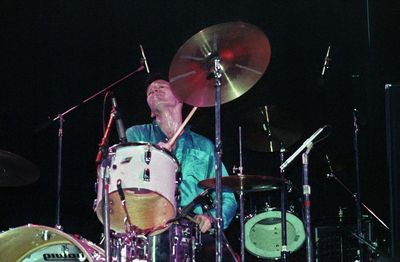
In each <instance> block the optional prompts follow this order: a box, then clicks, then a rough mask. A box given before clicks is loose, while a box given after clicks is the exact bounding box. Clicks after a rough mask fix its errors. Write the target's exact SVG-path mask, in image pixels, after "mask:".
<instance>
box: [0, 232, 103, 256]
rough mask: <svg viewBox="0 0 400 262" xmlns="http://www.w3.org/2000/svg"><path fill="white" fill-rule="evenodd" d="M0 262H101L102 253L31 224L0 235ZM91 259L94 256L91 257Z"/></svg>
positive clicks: (63, 235)
mask: <svg viewBox="0 0 400 262" xmlns="http://www.w3.org/2000/svg"><path fill="white" fill-rule="evenodd" d="M0 254H1V260H2V261H17V262H20V261H21V262H34V261H56V260H57V261H60V260H61V259H67V260H68V261H90V262H97V261H102V260H101V258H104V252H103V250H102V249H101V248H99V247H97V246H96V245H94V244H93V243H91V242H88V241H87V240H84V239H75V238H74V237H72V236H70V235H68V234H66V233H64V232H62V231H60V230H57V229H55V228H51V227H46V226H41V225H32V224H28V225H26V226H22V227H17V228H14V229H10V230H8V231H5V232H3V233H1V234H0ZM92 256H93V257H92Z"/></svg>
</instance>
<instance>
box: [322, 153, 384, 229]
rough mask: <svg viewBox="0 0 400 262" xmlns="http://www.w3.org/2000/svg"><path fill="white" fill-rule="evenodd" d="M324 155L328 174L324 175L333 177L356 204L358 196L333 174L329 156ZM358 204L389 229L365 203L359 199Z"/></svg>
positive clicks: (329, 177)
mask: <svg viewBox="0 0 400 262" xmlns="http://www.w3.org/2000/svg"><path fill="white" fill-rule="evenodd" d="M325 157H326V160H327V163H328V166H329V174H327V175H326V177H327V178H328V179H331V178H333V179H335V181H336V182H337V183H338V184H339V185H340V186H341V187H343V188H344V190H345V191H346V192H347V193H349V194H350V195H351V196H352V197H353V199H354V201H355V202H356V204H357V202H358V198H359V196H358V195H357V194H356V193H353V192H352V191H351V190H350V189H349V188H348V187H347V186H346V185H345V184H344V183H343V182H342V181H341V180H340V179H339V178H338V177H337V176H336V175H335V173H334V171H333V169H332V165H331V162H330V159H329V156H328V155H326V156H325ZM360 204H361V206H362V207H364V208H365V210H367V211H368V213H370V214H371V216H373V217H374V218H375V219H376V220H377V221H378V222H379V223H381V225H382V226H383V227H385V228H386V229H387V230H390V228H389V227H388V226H387V225H386V223H385V222H383V220H382V219H380V218H379V216H378V215H377V214H376V213H375V212H374V211H372V210H371V209H370V208H369V207H368V206H367V205H366V204H364V203H363V202H362V201H361V200H360Z"/></svg>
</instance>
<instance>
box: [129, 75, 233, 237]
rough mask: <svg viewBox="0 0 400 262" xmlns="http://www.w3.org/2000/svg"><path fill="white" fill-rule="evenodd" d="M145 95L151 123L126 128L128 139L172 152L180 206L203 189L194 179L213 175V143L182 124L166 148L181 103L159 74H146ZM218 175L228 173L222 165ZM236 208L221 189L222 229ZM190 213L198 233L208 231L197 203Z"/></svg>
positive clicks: (209, 219)
mask: <svg viewBox="0 0 400 262" xmlns="http://www.w3.org/2000/svg"><path fill="white" fill-rule="evenodd" d="M146 95H147V104H148V105H149V107H150V110H151V118H153V122H152V123H150V124H144V125H136V126H132V127H130V128H128V129H127V131H126V135H127V139H128V142H139V141H145V142H150V143H152V144H157V145H159V146H160V147H162V148H165V149H167V150H169V151H170V152H172V154H173V155H174V156H175V157H176V158H177V160H178V161H179V163H180V165H181V169H182V181H181V183H180V184H179V191H180V196H181V197H180V201H179V202H178V206H179V207H184V206H186V205H188V204H189V203H190V202H191V201H192V200H193V199H194V198H195V197H196V196H198V195H199V194H200V193H202V192H203V191H204V190H203V189H202V188H200V187H198V185H197V184H198V182H200V181H202V180H204V179H208V178H214V177H215V150H214V145H213V143H212V142H211V141H210V140H209V139H207V138H205V137H203V136H201V135H199V134H196V133H195V132H193V131H191V130H190V128H189V127H185V129H184V130H183V131H182V133H181V134H180V136H179V138H178V139H177V140H176V143H174V144H173V145H172V147H170V146H169V145H168V144H167V142H168V140H169V139H170V138H171V137H173V136H174V134H175V133H176V131H177V130H178V128H179V127H180V126H181V124H182V106H183V103H182V101H180V99H179V98H177V97H175V96H174V94H173V92H172V90H171V86H170V83H169V82H168V81H167V79H166V78H165V77H164V76H163V75H161V74H155V75H152V76H150V77H149V79H148V80H147V90H146ZM222 175H223V176H227V175H228V173H227V171H226V168H225V167H224V166H223V165H222ZM213 195H214V194H213ZM236 208H237V203H236V199H235V196H234V195H233V193H228V192H223V194H222V219H223V225H224V229H226V228H227V227H228V226H229V224H230V223H231V221H232V219H233V217H234V216H235V213H236ZM193 213H194V214H195V216H194V218H195V220H196V222H197V224H198V226H199V228H200V230H201V232H203V233H204V232H207V231H208V230H210V228H211V227H212V224H213V218H212V217H210V216H208V215H207V214H203V212H202V208H201V207H200V206H197V207H196V208H194V210H193ZM211 214H212V215H213V216H214V217H215V210H212V211H211Z"/></svg>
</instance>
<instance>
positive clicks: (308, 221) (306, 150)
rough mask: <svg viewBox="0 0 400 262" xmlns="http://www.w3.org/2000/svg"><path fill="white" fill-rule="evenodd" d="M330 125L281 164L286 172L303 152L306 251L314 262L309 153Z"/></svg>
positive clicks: (281, 168) (319, 131)
mask: <svg viewBox="0 0 400 262" xmlns="http://www.w3.org/2000/svg"><path fill="white" fill-rule="evenodd" d="M327 127H328V126H327V125H325V126H323V127H321V128H319V129H318V130H317V131H315V133H314V134H312V135H311V136H310V137H309V138H308V139H307V140H306V141H304V143H303V144H302V145H301V146H300V147H299V148H298V149H297V150H296V151H295V152H294V153H293V154H292V155H291V156H290V157H289V158H287V159H286V161H285V162H283V163H282V164H281V165H280V167H279V168H280V171H281V172H284V171H285V169H286V168H287V166H288V165H289V164H290V163H292V162H293V160H294V159H295V158H296V157H297V156H298V155H299V154H300V153H301V152H303V151H304V152H303V154H302V163H303V169H302V170H303V209H304V220H305V228H306V251H307V261H308V262H312V261H314V251H313V244H312V232H311V212H310V211H311V210H310V208H311V201H310V195H311V186H310V185H309V182H308V155H309V153H310V151H311V149H312V147H313V145H314V144H316V143H318V142H320V141H322V140H323V139H325V138H326V137H328V136H329V134H328V135H326V136H325V137H323V138H321V139H319V140H317V141H314V140H315V139H316V138H317V137H318V136H319V135H320V134H321V133H322V131H324V130H325V129H326V128H327Z"/></svg>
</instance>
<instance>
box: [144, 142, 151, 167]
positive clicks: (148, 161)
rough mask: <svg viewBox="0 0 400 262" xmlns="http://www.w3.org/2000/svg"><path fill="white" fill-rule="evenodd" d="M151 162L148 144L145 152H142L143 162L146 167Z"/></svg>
mask: <svg viewBox="0 0 400 262" xmlns="http://www.w3.org/2000/svg"><path fill="white" fill-rule="evenodd" d="M150 161H151V150H150V144H147V145H146V152H144V162H145V163H146V164H147V165H148V164H150Z"/></svg>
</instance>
